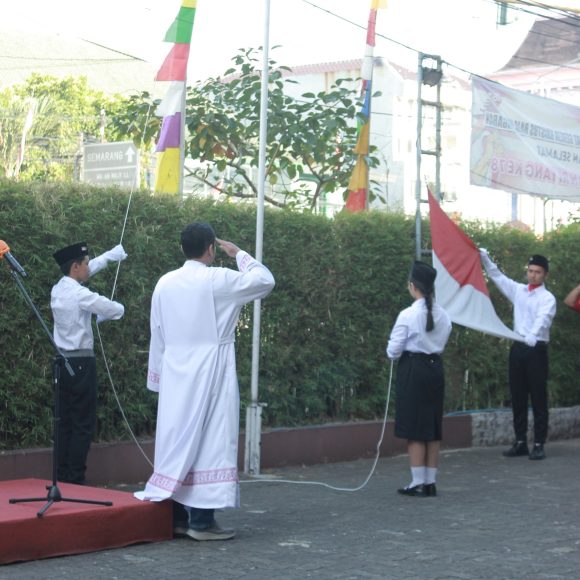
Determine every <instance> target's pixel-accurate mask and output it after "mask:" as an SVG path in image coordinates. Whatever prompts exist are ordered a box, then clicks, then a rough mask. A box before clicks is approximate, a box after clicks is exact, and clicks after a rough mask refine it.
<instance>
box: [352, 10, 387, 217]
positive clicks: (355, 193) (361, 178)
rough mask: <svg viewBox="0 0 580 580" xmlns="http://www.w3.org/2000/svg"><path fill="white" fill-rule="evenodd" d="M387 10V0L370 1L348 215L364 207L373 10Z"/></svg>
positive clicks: (375, 14) (374, 27) (368, 141)
mask: <svg viewBox="0 0 580 580" xmlns="http://www.w3.org/2000/svg"><path fill="white" fill-rule="evenodd" d="M386 7H387V0H371V11H370V14H369V21H368V26H367V45H366V50H365V56H364V58H363V64H362V68H361V78H362V96H363V105H362V109H361V117H362V119H360V118H359V121H358V123H357V124H358V137H357V142H356V146H355V148H354V153H355V154H356V155H357V158H356V163H355V166H354V169H353V171H352V174H351V176H350V179H349V181H348V192H349V193H348V197H347V200H346V206H345V207H346V209H347V210H348V211H351V212H357V211H363V210H364V209H366V207H367V195H368V182H369V167H368V163H367V157H368V154H369V144H370V120H371V95H372V93H371V87H372V78H373V58H374V57H373V55H374V48H375V36H376V33H375V31H376V24H377V10H379V9H381V8H386Z"/></svg>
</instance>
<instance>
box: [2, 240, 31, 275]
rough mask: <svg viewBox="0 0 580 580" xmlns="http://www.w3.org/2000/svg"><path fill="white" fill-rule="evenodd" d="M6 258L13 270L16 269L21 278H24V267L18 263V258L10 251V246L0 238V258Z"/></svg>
mask: <svg viewBox="0 0 580 580" xmlns="http://www.w3.org/2000/svg"><path fill="white" fill-rule="evenodd" d="M4 258H6V259H7V260H8V263H9V264H10V266H12V269H13V270H16V271H17V272H18V273H19V274H20V275H21V276H22V277H23V278H26V277H27V276H28V274H27V273H26V272H25V271H24V268H23V267H22V266H21V265H20V264H19V263H18V260H17V259H16V258H15V257H14V256H13V255H12V254H11V253H10V248H9V247H8V244H7V243H6V242H5V241H4V240H0V260H3V259H4Z"/></svg>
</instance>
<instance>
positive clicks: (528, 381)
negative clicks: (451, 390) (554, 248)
mask: <svg viewBox="0 0 580 580" xmlns="http://www.w3.org/2000/svg"><path fill="white" fill-rule="evenodd" d="M480 255H481V260H482V262H483V265H484V267H485V270H486V272H487V274H488V276H489V277H490V278H491V279H492V280H493V282H494V283H495V285H496V286H497V287H498V288H499V289H500V290H501V292H502V293H503V294H504V295H505V296H506V298H507V299H508V300H509V301H510V302H511V303H512V304H513V307H514V331H515V332H517V333H518V334H520V335H522V342H519V341H517V342H514V344H513V345H512V347H511V350H510V358H509V382H510V391H511V397H512V411H513V424H514V432H515V438H516V440H515V442H514V444H513V445H512V447H510V449H508V450H507V451H504V456H505V457H519V456H524V455H528V456H529V458H530V459H544V458H545V453H544V443H545V442H546V437H547V435H548V342H549V340H550V327H551V326H552V321H553V320H554V316H555V315H556V299H555V297H554V295H553V294H552V293H551V292H548V290H547V289H546V286H545V285H544V281H545V279H546V277H547V276H548V270H549V263H548V259H547V258H545V257H544V256H542V255H540V254H534V255H533V256H531V257H530V259H529V260H528V265H527V278H528V283H527V284H520V283H519V282H515V281H514V280H511V279H510V278H508V277H507V276H506V275H505V274H503V273H502V272H501V271H500V270H499V268H498V267H497V266H496V265H495V264H494V263H493V262H492V261H491V259H490V257H489V254H488V253H487V250H484V249H480ZM528 396H529V398H530V399H531V402H532V411H533V415H534V447H533V448H532V450H531V452H530V451H528Z"/></svg>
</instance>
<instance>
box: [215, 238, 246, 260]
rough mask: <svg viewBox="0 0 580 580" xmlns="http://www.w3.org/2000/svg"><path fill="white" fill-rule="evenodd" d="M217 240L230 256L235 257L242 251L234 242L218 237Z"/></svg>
mask: <svg viewBox="0 0 580 580" xmlns="http://www.w3.org/2000/svg"><path fill="white" fill-rule="evenodd" d="M215 241H216V242H217V244H218V246H219V247H220V249H222V250H223V251H224V252H225V253H226V254H227V255H228V256H229V257H230V258H235V257H236V254H237V253H238V252H240V251H241V250H240V248H238V246H236V244H233V243H232V242H226V241H225V240H220V239H219V238H216V239H215Z"/></svg>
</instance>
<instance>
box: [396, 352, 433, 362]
mask: <svg viewBox="0 0 580 580" xmlns="http://www.w3.org/2000/svg"><path fill="white" fill-rule="evenodd" d="M402 356H407V357H409V358H424V359H426V360H430V361H431V362H434V361H436V360H440V359H441V356H440V355H439V354H437V353H435V352H434V353H427V352H411V351H410V350H405V351H403V355H402Z"/></svg>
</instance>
